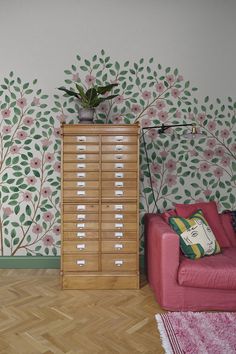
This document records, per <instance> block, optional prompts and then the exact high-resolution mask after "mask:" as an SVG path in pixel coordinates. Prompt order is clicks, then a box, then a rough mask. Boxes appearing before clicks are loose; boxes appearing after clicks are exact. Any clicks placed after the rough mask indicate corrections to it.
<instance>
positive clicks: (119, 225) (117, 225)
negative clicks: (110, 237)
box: [115, 224, 124, 228]
mask: <svg viewBox="0 0 236 354" xmlns="http://www.w3.org/2000/svg"><path fill="white" fill-rule="evenodd" d="M123 226H124V225H123V224H115V227H117V228H120V227H123Z"/></svg>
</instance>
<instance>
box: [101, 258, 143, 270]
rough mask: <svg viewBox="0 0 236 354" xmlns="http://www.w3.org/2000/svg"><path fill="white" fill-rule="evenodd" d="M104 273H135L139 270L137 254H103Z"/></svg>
mask: <svg viewBox="0 0 236 354" xmlns="http://www.w3.org/2000/svg"><path fill="white" fill-rule="evenodd" d="M102 270H103V271H108V272H109V271H117V272H123V271H135V270H137V259H136V255H135V254H122V255H120V256H119V255H117V254H103V255H102Z"/></svg>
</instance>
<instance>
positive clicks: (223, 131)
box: [220, 129, 230, 139]
mask: <svg viewBox="0 0 236 354" xmlns="http://www.w3.org/2000/svg"><path fill="white" fill-rule="evenodd" d="M229 135H230V132H229V130H228V129H223V130H222V131H221V132H220V136H221V138H223V139H227V138H228V137H229Z"/></svg>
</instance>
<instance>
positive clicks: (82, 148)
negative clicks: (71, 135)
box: [77, 145, 86, 151]
mask: <svg viewBox="0 0 236 354" xmlns="http://www.w3.org/2000/svg"><path fill="white" fill-rule="evenodd" d="M77 150H79V151H84V150H86V145H77Z"/></svg>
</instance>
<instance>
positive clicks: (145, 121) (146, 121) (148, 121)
mask: <svg viewBox="0 0 236 354" xmlns="http://www.w3.org/2000/svg"><path fill="white" fill-rule="evenodd" d="M141 125H142V127H143V128H144V127H150V125H151V119H149V118H145V119H142V121H141Z"/></svg>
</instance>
